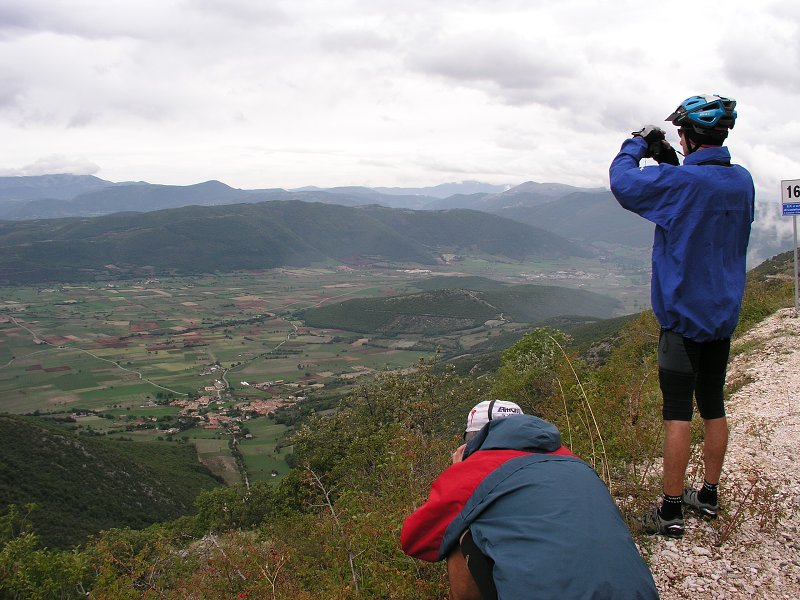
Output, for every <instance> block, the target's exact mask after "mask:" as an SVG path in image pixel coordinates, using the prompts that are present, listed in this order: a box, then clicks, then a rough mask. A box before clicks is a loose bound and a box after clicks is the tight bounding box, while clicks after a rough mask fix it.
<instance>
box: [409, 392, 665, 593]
mask: <svg viewBox="0 0 800 600" xmlns="http://www.w3.org/2000/svg"><path fill="white" fill-rule="evenodd" d="M464 439H465V440H466V442H467V443H466V447H465V446H461V447H460V448H459V449H458V450H456V452H455V453H454V454H453V465H452V466H451V467H449V468H448V469H447V470H445V471H444V472H443V473H442V474H441V475H440V476H439V477H438V478H437V479H436V481H435V482H434V483H433V485H432V486H431V493H430V497H429V498H428V500H427V502H425V503H424V504H423V505H422V506H420V507H419V509H417V510H416V511H415V512H414V513H413V514H412V515H410V516H409V517H408V518H407V519H406V521H405V523H404V524H403V530H402V532H401V536H400V540H401V545H402V547H403V551H404V552H405V553H406V554H408V555H410V556H414V557H416V558H420V559H422V560H427V561H438V560H445V559H446V560H447V575H448V579H449V581H450V598H451V600H496V599H497V598H501V599H503V598H508V599H517V598H540V599H542V600H547V599H553V600H555V599H559V600H562V599H564V598H594V599H595V600H657V598H658V592H657V591H656V587H655V583H654V582H653V576H652V575H651V574H650V571H649V569H648V568H647V565H646V564H645V562H644V561H643V560H642V557H641V556H640V555H639V552H638V550H637V549H636V546H635V545H634V543H633V540H632V539H631V536H630V532H629V531H628V527H627V526H626V525H625V522H624V521H623V520H622V515H620V512H619V510H618V509H617V505H616V504H615V503H614V500H613V499H612V498H611V495H610V494H609V493H608V489H607V488H606V486H605V484H604V483H603V482H602V481H601V480H600V478H599V477H598V476H597V474H596V473H595V472H594V470H593V469H592V468H591V467H590V466H589V465H588V464H586V463H585V462H583V461H582V460H581V459H579V458H578V457H576V456H575V455H574V454H572V452H570V451H569V449H567V448H565V447H564V446H562V445H561V434H560V433H559V431H558V429H557V428H556V427H555V425H553V424H551V423H548V422H547V421H543V420H542V419H539V418H537V417H534V416H531V415H524V414H522V411H521V410H520V408H519V406H517V405H516V404H514V403H513V402H507V401H502V400H486V401H484V402H481V403H480V404H478V405H477V406H475V408H473V409H472V411H470V413H469V415H468V417H467V428H466V431H465V434H464Z"/></svg>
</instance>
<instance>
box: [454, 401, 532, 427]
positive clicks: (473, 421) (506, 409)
mask: <svg viewBox="0 0 800 600" xmlns="http://www.w3.org/2000/svg"><path fill="white" fill-rule="evenodd" d="M522 414H525V413H523V412H522V409H521V408H520V407H519V406H518V405H517V404H514V403H513V402H509V401H508V400H484V401H483V402H480V403H478V404H476V405H475V406H474V407H473V408H472V410H471V411H469V415H467V429H466V430H465V431H466V432H470V431H480V430H481V428H482V427H483V426H484V425H486V424H487V423H488V422H489V421H494V420H496V419H504V418H506V417H510V416H513V415H522Z"/></svg>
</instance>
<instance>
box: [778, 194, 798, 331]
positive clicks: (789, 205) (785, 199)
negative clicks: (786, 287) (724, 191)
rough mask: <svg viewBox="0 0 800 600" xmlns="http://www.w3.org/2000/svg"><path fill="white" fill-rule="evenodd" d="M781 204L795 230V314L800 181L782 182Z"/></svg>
mask: <svg viewBox="0 0 800 600" xmlns="http://www.w3.org/2000/svg"><path fill="white" fill-rule="evenodd" d="M781 203H782V205H783V211H782V214H783V216H784V217H785V216H788V215H791V216H792V229H793V230H794V244H793V246H792V247H793V248H794V314H795V316H796V315H797V311H798V295H797V282H798V278H797V215H800V179H785V180H783V181H781Z"/></svg>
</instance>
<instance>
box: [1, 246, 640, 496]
mask: <svg viewBox="0 0 800 600" xmlns="http://www.w3.org/2000/svg"><path fill="white" fill-rule="evenodd" d="M457 267H458V269H459V270H458V271H456V270H455V265H448V266H444V267H440V268H438V269H432V270H431V269H428V268H426V269H408V270H401V269H396V268H383V269H379V268H374V267H373V268H364V269H353V268H344V267H330V268H317V269H310V268H305V269H275V270H270V271H265V272H258V273H246V274H228V275H209V276H202V277H182V278H161V279H150V280H140V281H119V282H114V283H103V284H100V283H98V284H91V285H89V284H87V285H49V286H40V287H13V288H1V289H0V412H9V413H32V412H35V411H38V412H39V413H45V414H54V415H62V416H68V415H71V416H70V419H75V422H74V423H72V424H71V425H70V426H71V427H73V428H77V429H78V430H79V431H84V432H90V433H93V434H99V435H106V434H107V435H112V436H114V435H124V436H130V437H133V438H134V439H139V440H141V441H148V442H161V443H166V442H169V443H194V444H195V445H196V447H197V449H198V452H199V454H200V456H201V459H202V460H203V461H204V462H205V463H206V464H208V465H209V466H211V467H212V468H213V470H214V471H215V472H217V473H218V474H220V475H221V476H222V477H223V478H225V480H226V481H228V482H233V481H234V480H238V478H239V475H238V472H237V471H236V466H235V464H234V463H233V460H234V459H233V456H232V454H231V452H230V449H229V440H230V435H231V433H232V430H231V428H230V427H221V428H220V429H219V430H208V429H200V428H198V427H194V428H192V427H191V426H190V425H189V426H187V424H186V423H185V422H184V423H183V424H182V425H181V424H180V423H179V422H178V420H179V419H180V418H181V417H180V415H179V410H180V408H178V407H175V406H167V403H168V402H169V401H171V400H180V399H192V398H198V397H203V396H204V397H206V398H208V399H210V401H211V402H212V405H211V406H213V408H214V410H215V411H220V410H224V411H229V410H233V411H235V410H236V407H237V406H238V405H241V404H242V403H245V402H252V401H259V400H260V401H269V400H271V399H276V398H283V399H288V398H292V400H291V401H296V398H298V397H299V398H301V399H302V398H305V397H308V396H311V395H325V394H331V393H342V392H343V391H344V390H346V389H347V388H348V387H349V386H352V385H355V384H357V383H358V382H359V381H360V380H362V379H363V378H365V377H369V376H370V375H371V374H373V373H375V372H376V371H379V370H382V369H387V368H388V369H398V368H407V367H409V366H412V365H414V364H416V362H417V361H418V360H419V359H420V358H422V357H426V356H430V355H432V354H433V353H434V352H436V350H437V349H439V350H441V349H445V350H447V351H449V352H451V353H458V352H460V351H469V349H470V348H472V347H474V346H476V345H478V344H480V343H482V342H484V341H486V340H490V339H491V338H492V337H493V336H495V337H496V336H499V335H501V334H502V333H504V332H507V331H508V330H513V329H514V328H516V329H519V328H520V327H523V326H524V325H521V324H512V323H505V322H502V321H498V322H496V323H487V324H486V325H485V326H482V327H480V328H477V329H474V330H471V331H465V332H459V333H458V334H456V335H450V336H440V337H430V336H425V335H424V334H419V333H416V334H414V335H405V336H403V335H398V336H393V337H389V338H384V339H379V338H377V337H373V338H369V337H365V336H364V335H363V334H357V333H354V332H348V331H340V330H330V329H315V328H309V327H306V326H305V324H304V323H303V322H302V321H300V320H299V318H298V317H297V316H296V314H295V313H296V311H299V310H301V309H304V308H309V307H318V306H323V305H325V304H328V303H333V302H338V301H342V300H345V299H351V298H366V297H376V296H389V295H395V294H399V293H406V292H415V291H418V289H419V288H417V287H415V283H417V282H420V281H421V280H424V279H426V278H429V277H430V276H431V275H441V274H448V275H456V274H477V275H481V276H484V277H494V278H495V279H501V280H504V281H509V282H512V283H521V282H531V281H532V280H537V279H538V281H536V282H537V283H545V282H549V283H552V284H557V285H566V286H570V285H571V286H573V287H582V288H585V289H591V290H593V291H598V292H600V293H606V294H609V295H613V296H615V297H618V298H620V299H622V301H623V303H625V304H626V306H627V307H628V308H630V309H631V310H633V309H634V308H635V307H636V305H638V304H639V303H640V302H642V301H644V293H643V291H642V286H641V285H640V281H639V280H640V279H641V274H640V272H639V270H638V269H636V270H632V271H629V273H628V274H627V275H626V274H624V273H621V272H620V273H614V272H610V271H609V268H608V265H604V264H601V263H597V262H595V263H592V262H587V264H586V265H583V266H581V268H580V269H576V268H575V267H574V266H567V265H558V264H537V263H528V264H513V265H512V264H497V263H494V264H493V263H491V262H490V261H484V260H477V259H472V260H470V261H465V262H463V263H460V264H458V265H457ZM569 269H572V270H571V271H570V270H569ZM571 274H572V275H571ZM548 277H549V279H548ZM287 401H288V400H287ZM301 401H302V400H301ZM79 409H82V410H83V411H86V412H85V413H79V414H83V416H78V417H77V418H75V416H76V412H79ZM208 410H210V408H209V409H208ZM89 411H91V414H89ZM243 424H244V425H246V428H247V429H248V430H249V432H250V434H251V436H252V437H250V438H247V439H245V438H244V436H243V435H242V436H238V435H237V437H239V438H240V443H239V452H240V454H241V458H242V460H243V462H244V464H245V467H246V469H247V471H248V475H249V477H250V478H251V479H269V478H272V477H274V476H279V475H281V474H283V473H285V472H286V471H287V470H288V466H287V464H286V462H285V455H286V454H287V453H289V452H290V451H291V450H290V449H288V448H284V449H282V450H281V449H280V448H278V449H277V450H276V445H278V446H279V445H280V441H281V439H282V438H283V436H284V432H285V428H284V427H283V426H281V425H276V424H274V423H272V422H271V421H269V420H268V419H265V418H264V417H260V418H255V419H250V420H248V421H246V422H243ZM173 426H178V427H180V429H181V431H180V433H177V434H174V433H173V434H166V433H165V431H166V430H168V429H169V428H170V427H173ZM232 465H233V466H232Z"/></svg>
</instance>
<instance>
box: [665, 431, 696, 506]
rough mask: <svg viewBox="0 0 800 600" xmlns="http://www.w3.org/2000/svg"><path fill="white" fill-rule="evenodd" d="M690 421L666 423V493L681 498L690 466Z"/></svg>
mask: <svg viewBox="0 0 800 600" xmlns="http://www.w3.org/2000/svg"><path fill="white" fill-rule="evenodd" d="M690 428H691V423H690V422H689V421H664V493H665V494H666V495H668V496H681V495H682V494H683V484H684V479H685V477H686V467H687V466H689V435H690Z"/></svg>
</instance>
